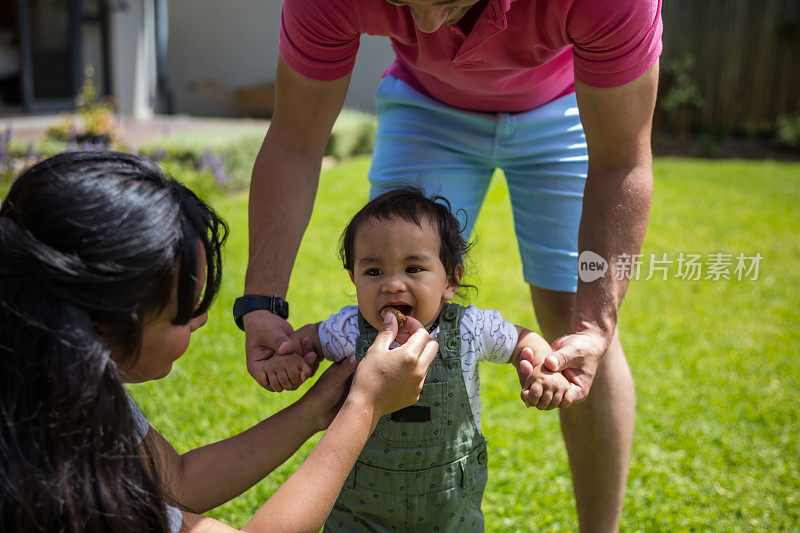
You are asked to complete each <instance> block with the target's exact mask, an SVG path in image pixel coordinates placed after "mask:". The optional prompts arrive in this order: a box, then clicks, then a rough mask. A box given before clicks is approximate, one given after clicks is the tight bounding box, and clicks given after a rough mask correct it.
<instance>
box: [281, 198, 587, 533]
mask: <svg viewBox="0 0 800 533" xmlns="http://www.w3.org/2000/svg"><path fill="white" fill-rule="evenodd" d="M466 250H467V243H466V242H465V241H464V239H463V237H462V236H461V233H460V231H459V224H458V220H457V219H456V218H455V217H454V216H453V214H452V213H451V211H450V204H449V203H448V202H447V200H446V199H444V198H442V197H439V196H435V197H432V198H428V197H426V196H425V195H424V194H423V192H422V191H421V190H419V189H417V188H414V187H404V188H398V189H392V190H390V191H388V192H386V193H384V194H382V195H380V196H378V197H377V198H375V199H374V200H372V201H370V202H369V203H368V204H367V205H366V206H364V207H363V208H362V209H361V210H360V211H359V212H358V213H356V215H355V216H354V217H353V219H352V220H351V221H350V223H349V224H348V226H347V228H346V229H345V231H344V234H343V237H342V246H341V252H340V254H341V256H342V260H343V263H344V267H345V269H346V270H347V271H348V273H349V274H350V279H351V280H352V282H353V284H354V285H355V289H356V296H357V299H358V305H357V306H347V307H344V308H343V309H341V310H340V311H339V312H338V313H336V314H334V315H331V316H330V318H328V319H327V320H325V321H323V322H320V323H317V324H309V325H306V326H304V327H302V328H300V329H298V330H297V331H296V332H295V335H296V336H297V337H299V338H303V337H308V338H310V339H311V340H312V343H313V345H314V350H315V352H316V353H317V354H320V355H322V356H324V357H325V358H326V359H331V360H334V361H339V360H342V359H344V358H347V357H349V356H351V355H353V354H355V356H356V358H357V359H359V360H360V359H361V358H363V357H364V355H365V353H366V350H367V348H368V347H369V346H370V345H371V344H372V341H373V340H374V339H375V336H376V335H377V330H379V329H380V328H381V325H382V324H383V322H384V320H390V317H388V314H393V315H395V316H396V317H397V319H398V325H399V326H400V329H401V334H399V335H398V337H397V338H398V342H400V343H402V342H405V340H406V339H407V338H408V336H409V335H410V334H411V333H412V332H411V331H407V332H403V331H402V330H403V329H404V325H405V318H406V317H412V318H413V319H414V320H409V324H411V323H414V324H415V325H416V323H417V321H418V322H419V323H420V324H422V326H423V327H425V328H426V329H427V330H428V331H429V333H430V335H431V337H433V338H434V339H436V340H437V341H438V343H439V353H438V354H437V356H436V358H435V359H434V360H433V363H432V364H431V366H430V368H429V370H428V374H427V377H426V378H425V384H424V386H423V389H422V393H421V395H420V399H419V401H418V402H417V403H416V404H415V405H413V406H411V407H407V408H406V409H403V410H401V411H397V412H395V413H392V414H391V415H388V416H385V417H384V418H382V419H381V421H380V422H379V423H378V426H377V427H376V429H375V431H374V432H373V434H372V436H371V437H370V438H369V440H368V441H367V444H366V446H365V447H364V450H363V451H362V453H361V456H360V457H359V460H358V462H357V463H356V466H355V468H354V469H353V471H352V472H351V473H350V476H349V478H348V480H347V482H346V483H345V486H344V488H343V489H342V492H341V493H340V495H339V498H338V500H337V502H336V505H335V506H334V508H333V511H332V513H331V515H330V517H329V518H328V521H327V522H326V525H325V531H338V530H346V531H354V530H355V531H375V530H377V531H383V530H387V531H391V530H399V531H404V530H408V529H410V528H422V529H424V530H426V531H483V514H482V512H481V500H482V497H483V490H484V487H485V486H486V480H487V452H486V441H485V439H484V437H483V435H482V434H481V431H480V422H481V420H480V417H481V407H480V382H479V374H478V362H480V361H482V360H486V361H491V362H494V363H510V364H512V365H514V366H515V367H516V368H517V371H518V374H519V376H520V381H521V382H522V383H523V385H522V393H521V396H522V399H523V401H524V402H525V403H526V405H528V406H535V407H538V408H540V409H552V408H555V407H558V406H559V405H561V404H562V402H571V401H572V397H573V394H574V393H573V391H572V387H571V385H570V383H569V382H568V381H567V380H566V378H564V376H563V375H561V374H559V373H551V372H549V371H547V370H546V369H544V368H543V367H542V363H543V362H544V359H545V357H546V356H547V355H548V354H550V353H551V352H552V350H551V348H550V346H549V345H548V343H547V342H546V341H545V340H544V339H543V338H542V337H540V336H539V335H537V334H536V333H533V332H531V331H529V330H527V329H525V328H522V327H520V326H515V325H514V324H512V323H510V322H507V321H505V320H503V319H502V317H501V315H500V313H498V312H497V311H490V310H483V309H478V308H477V307H475V306H472V305H471V306H469V307H462V306H460V305H456V304H453V303H450V300H452V299H453V298H454V297H455V295H456V292H457V291H458V289H459V287H460V286H461V279H462V276H463V272H464V267H463V257H464V254H465V253H466ZM404 333H405V335H404ZM268 364H269V369H268V375H269V377H270V383H273V384H278V383H279V382H280V381H284V382H285V379H280V378H282V377H283V376H284V374H285V375H286V376H291V380H290V381H291V382H293V383H299V382H302V380H303V379H304V378H305V377H306V376H305V374H307V373H309V372H308V367H307V366H306V364H305V362H304V360H303V358H302V357H301V356H300V355H297V354H290V355H274V356H273V357H272V358H271V359H269V361H268ZM274 388H276V389H278V390H282V387H281V386H280V385H278V386H277V387H274Z"/></svg>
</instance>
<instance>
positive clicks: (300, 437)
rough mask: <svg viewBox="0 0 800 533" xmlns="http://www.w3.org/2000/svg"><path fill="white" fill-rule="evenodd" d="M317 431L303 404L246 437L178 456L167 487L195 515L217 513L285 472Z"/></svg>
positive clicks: (236, 437) (239, 435)
mask: <svg viewBox="0 0 800 533" xmlns="http://www.w3.org/2000/svg"><path fill="white" fill-rule="evenodd" d="M317 429H318V428H317V423H316V417H315V416H314V415H313V414H312V413H309V412H307V409H306V408H305V405H304V402H303V400H302V399H301V400H300V401H298V402H296V403H294V404H292V405H290V406H289V407H287V408H285V409H283V410H282V411H280V412H278V413H276V414H275V415H273V416H271V417H269V418H267V419H266V420H263V421H262V422H260V423H259V424H257V425H255V426H253V427H252V428H250V429H248V430H247V431H244V432H243V433H240V434H238V435H235V436H233V437H230V438H228V439H225V440H222V441H219V442H215V443H213V444H209V445H207V446H203V447H201V448H197V449H195V450H192V451H190V452H187V453H185V454H183V455H181V456H179V461H178V464H176V465H175V466H176V468H172V469H170V471H172V472H173V473H174V479H166V481H167V487H168V488H171V492H172V495H173V498H174V499H175V500H176V501H177V503H179V504H180V505H182V506H184V507H186V508H187V509H189V510H191V511H193V512H196V513H202V512H205V511H207V510H209V509H213V508H214V507H216V506H218V505H221V504H223V503H225V502H227V501H229V500H231V499H232V498H235V497H236V496H238V495H239V494H241V493H242V492H244V491H246V490H247V489H249V488H250V487H252V486H253V485H254V484H256V483H257V482H259V481H260V480H261V479H263V478H264V477H265V476H266V475H267V474H269V473H270V472H272V471H273V470H274V469H275V468H277V467H278V466H280V465H281V464H282V463H283V462H284V461H286V460H287V459H288V458H289V457H291V456H292V454H294V452H295V451H297V449H298V448H299V447H300V446H301V445H302V444H303V443H304V442H305V441H306V440H308V438H309V437H311V435H313V434H314V433H316V431H317ZM168 490H169V489H168Z"/></svg>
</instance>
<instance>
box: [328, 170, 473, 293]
mask: <svg viewBox="0 0 800 533" xmlns="http://www.w3.org/2000/svg"><path fill="white" fill-rule="evenodd" d="M392 219H396V220H405V221H407V222H412V223H414V224H416V225H417V226H419V227H422V222H423V221H426V222H429V223H431V224H433V226H434V227H435V228H436V230H437V231H438V233H439V243H440V245H439V259H440V260H441V262H442V265H444V271H445V273H446V274H447V277H448V278H450V279H451V280H454V281H456V282H457V283H458V284H459V287H463V288H473V287H472V286H471V285H466V284H464V283H461V282H460V280H459V279H458V276H457V274H456V271H457V269H458V266H459V265H461V266H463V264H464V257H465V256H466V254H467V252H468V251H469V249H470V248H471V244H470V243H468V242H467V241H466V240H465V239H464V236H463V231H464V227H463V226H462V225H461V224H459V222H458V219H457V218H456V217H455V215H453V211H452V206H451V204H450V202H449V201H448V200H447V198H445V197H444V196H441V195H432V196H426V195H425V192H424V191H423V190H422V188H421V187H417V186H414V185H406V186H402V187H395V188H392V189H388V190H386V191H385V192H384V193H382V194H380V195H378V196H376V197H375V198H373V199H372V200H370V201H369V202H368V203H367V204H366V205H365V206H364V207H362V208H361V209H360V210H359V211H358V212H357V213H356V214H355V216H353V218H352V219H351V220H350V222H349V223H348V224H347V227H345V229H344V231H343V232H342V237H341V245H340V247H339V257H340V258H341V260H342V265H343V266H344V268H345V270H349V271H350V272H353V268H354V267H355V265H354V261H355V241H356V233H358V229H359V228H360V227H361V226H362V225H364V224H365V223H368V222H369V221H370V220H392ZM465 225H466V221H465V224H464V226H465Z"/></svg>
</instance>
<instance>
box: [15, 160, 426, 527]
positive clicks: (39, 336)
mask: <svg viewBox="0 0 800 533" xmlns="http://www.w3.org/2000/svg"><path fill="white" fill-rule="evenodd" d="M226 234H227V227H226V226H225V224H224V222H222V221H221V220H220V219H219V218H218V217H217V215H216V214H215V213H214V212H213V211H212V210H211V209H210V208H209V207H208V206H206V205H205V204H204V203H203V202H202V201H201V200H199V199H198V198H197V197H196V196H195V195H194V194H193V193H191V192H190V191H189V190H188V189H186V188H185V187H183V186H182V185H180V184H179V183H177V182H176V181H174V180H171V179H168V178H166V177H165V176H164V175H163V174H162V173H161V171H160V170H159V169H158V168H157V167H155V166H154V165H153V164H151V163H149V162H147V161H145V160H143V159H140V158H137V157H135V156H131V155H128V154H121V153H111V152H94V153H80V154H79V153H72V154H62V155H59V156H56V157H54V158H51V159H49V160H45V161H43V162H41V163H39V164H37V165H35V166H34V167H32V168H30V169H28V170H27V171H26V172H24V173H23V174H22V175H21V176H20V177H19V179H18V180H17V181H16V182H15V183H14V185H13V186H12V188H11V190H10V192H9V194H8V196H7V198H6V200H5V202H4V203H3V205H2V207H1V208H0V524H2V529H3V530H4V531H45V530H46V531H51V530H53V531H55V530H58V531H82V532H83V531H86V532H93V531H97V532H100V531H104V532H105V531H137V532H138V531H171V532H175V531H179V530H180V531H231V528H229V527H228V526H226V525H224V524H221V523H220V522H217V521H215V520H212V519H210V518H206V517H203V516H201V515H199V514H196V513H201V512H203V511H205V510H207V509H211V508H213V507H215V506H217V505H219V504H221V503H224V502H226V501H228V500H230V499H231V498H233V497H235V496H236V495H238V494H240V493H241V492H243V491H244V490H246V489H247V488H249V487H250V486H252V485H253V484H254V483H256V482H257V481H258V480H260V479H261V478H262V477H264V476H265V475H267V474H268V473H269V472H271V471H272V470H273V469H274V468H275V467H277V466H278V465H280V464H281V463H282V462H283V461H285V460H286V459H287V458H288V457H289V456H291V454H292V453H294V451H295V450H297V448H298V447H299V446H300V445H301V444H302V443H303V442H305V441H306V439H308V438H309V437H310V436H311V435H312V434H314V433H315V432H317V431H320V430H323V429H325V428H326V427H327V431H326V433H325V434H324V435H323V437H322V438H321V439H320V441H319V443H318V444H317V446H316V447H315V448H314V450H313V451H312V452H311V454H310V455H309V456H308V458H307V459H306V460H305V461H304V462H303V464H302V465H301V466H300V468H299V469H298V470H297V472H295V473H294V474H293V475H292V476H291V477H290V478H289V479H288V480H287V481H286V483H284V485H283V486H282V487H281V488H280V489H279V490H278V491H277V492H275V494H274V495H273V496H272V497H271V498H270V499H269V500H268V501H267V502H266V503H265V504H264V505H263V506H262V507H261V509H259V510H258V512H257V513H256V514H255V516H254V517H253V518H252V520H251V521H250V522H248V524H247V525H246V526H245V530H247V531H268V530H269V531H272V530H276V531H318V530H319V528H320V527H321V525H322V523H323V522H324V520H325V518H326V517H327V515H328V512H329V511H330V509H331V506H332V505H333V502H334V500H335V499H336V495H337V494H338V492H339V490H340V488H341V486H342V484H343V483H344V480H345V478H346V476H347V474H348V473H349V472H350V469H351V468H352V467H353V464H354V463H355V460H356V457H358V454H359V453H360V450H361V448H362V446H363V445H364V443H365V442H366V440H367V438H368V436H369V434H370V433H371V432H372V429H373V428H374V427H375V424H376V421H377V419H378V418H379V417H380V416H381V415H383V414H386V413H388V412H391V411H394V410H396V409H399V408H402V407H405V406H407V405H410V404H412V403H413V402H414V401H416V399H417V397H418V395H419V390H420V389H421V387H422V381H423V379H424V375H425V372H426V370H427V366H428V364H429V363H430V361H431V359H432V358H433V356H434V354H435V353H436V350H437V346H436V343H435V342H434V341H432V340H431V339H430V338H429V337H428V335H427V333H426V332H425V331H424V329H422V330H420V327H419V324H413V326H416V327H411V328H409V330H410V331H411V330H412V329H413V330H416V333H414V335H413V336H412V337H411V338H410V339H409V341H408V342H406V343H405V344H404V345H403V346H401V347H399V348H397V349H394V350H389V349H388V347H389V345H390V343H391V341H392V340H393V339H394V337H395V335H396V334H397V323H396V321H395V320H394V319H393V318H391V317H390V320H389V321H388V323H387V324H385V325H384V328H383V331H382V332H381V334H380V335H379V337H378V339H377V340H376V342H375V344H374V345H373V346H372V348H371V349H370V352H369V354H368V356H367V357H366V358H365V359H364V360H363V361H362V362H361V363H360V364H359V365H358V369H357V370H356V368H355V367H356V364H355V362H353V361H346V362H344V363H342V364H340V365H336V366H333V367H331V368H329V369H328V370H327V371H326V372H325V373H324V374H323V376H322V377H321V378H320V380H319V381H318V382H317V383H316V384H315V385H314V387H313V388H312V389H310V390H309V391H308V392H307V393H306V394H305V395H304V396H303V397H302V398H301V399H300V400H299V401H297V402H296V403H294V404H293V405H291V406H289V407H288V408H286V409H284V410H283V411H281V412H279V413H277V414H276V415H273V416H272V417H270V418H268V419H266V420H264V421H263V422H261V423H260V424H258V425H256V426H254V427H253V428H251V429H249V430H247V431H245V432H244V433H242V434H240V435H236V436H234V437H232V438H230V439H227V440H224V441H221V442H217V443H214V444H211V445H209V446H205V447H202V448H199V449H196V450H193V451H191V452H188V453H186V454H184V455H178V454H177V453H176V452H175V450H174V449H173V448H172V447H171V446H170V445H169V443H168V442H167V441H166V440H165V439H164V438H163V437H161V435H159V434H158V432H157V431H156V430H155V429H153V428H152V427H150V426H149V424H148V423H147V421H146V420H145V419H144V417H143V416H142V414H141V411H139V409H138V408H137V407H136V405H135V404H134V403H133V402H132V401H131V400H130V398H129V397H128V396H127V394H126V392H125V388H124V386H123V383H124V382H140V381H147V380H152V379H158V378H161V377H164V376H165V375H167V374H168V373H169V371H170V369H171V366H172V363H173V362H174V361H175V360H176V359H177V358H178V357H180V356H181V355H182V354H183V352H184V351H185V350H186V348H187V347H188V343H189V338H190V335H191V333H192V332H194V331H195V330H197V329H198V328H200V327H201V326H202V325H203V324H205V322H206V317H207V315H206V310H207V309H208V307H209V305H210V304H211V301H212V300H213V298H214V296H215V294H216V293H217V291H218V289H219V283H220V266H221V253H220V248H221V245H222V243H223V242H224V240H225V237H226ZM407 327H408V326H407ZM354 371H355V374H354V375H353V372H354ZM351 376H353V380H352V386H351V387H350V390H349V393H348V392H347V387H346V384H347V382H348V379H349V378H350V377H351Z"/></svg>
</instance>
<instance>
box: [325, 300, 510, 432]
mask: <svg viewBox="0 0 800 533" xmlns="http://www.w3.org/2000/svg"><path fill="white" fill-rule="evenodd" d="M318 334H319V340H320V344H321V345H322V355H323V356H324V357H325V358H326V359H329V360H331V361H341V360H342V359H346V358H347V357H349V356H350V355H352V354H354V353H355V352H356V338H358V306H357V305H348V306H347V307H343V308H342V309H341V310H340V311H339V312H338V313H334V314H332V315H331V316H330V318H328V319H327V320H325V321H323V322H320V325H319V331H318ZM430 335H431V338H433V339H436V338H437V337H438V335H439V326H438V325H437V326H436V327H435V328H434V330H433V331H431V332H430ZM517 337H518V334H517V328H516V326H515V325H514V324H512V323H511V322H508V321H506V320H503V317H502V316H501V315H500V312H499V311H492V310H488V309H478V308H477V307H475V306H474V305H470V306H469V307H467V308H466V311H465V312H464V318H463V320H462V321H461V373H462V374H463V376H464V385H466V388H467V396H468V397H469V405H470V407H471V408H472V416H473V417H474V418H475V425H476V426H477V427H478V430H480V429H481V382H480V374H479V371H478V363H479V362H480V361H490V362H492V363H507V362H508V361H509V359H511V356H512V355H513V354H514V349H515V348H516V346H517ZM397 346H399V345H398V344H397V342H393V343H392V345H391V348H396V347H397ZM436 357H439V354H437V355H436Z"/></svg>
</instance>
